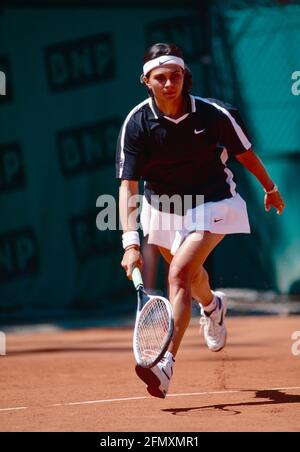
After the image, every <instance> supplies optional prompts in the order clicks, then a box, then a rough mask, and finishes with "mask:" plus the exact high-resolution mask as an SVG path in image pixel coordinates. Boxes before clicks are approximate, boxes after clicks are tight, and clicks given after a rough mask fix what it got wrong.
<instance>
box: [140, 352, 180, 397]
mask: <svg viewBox="0 0 300 452" xmlns="http://www.w3.org/2000/svg"><path fill="white" fill-rule="evenodd" d="M174 364H175V359H174V357H173V355H172V354H171V353H169V352H166V354H165V356H164V357H163V358H162V359H161V360H160V361H159V362H158V363H157V364H156V365H155V366H153V367H151V368H150V369H148V368H145V367H142V366H139V365H138V364H137V365H136V366H135V371H136V374H137V376H138V377H139V378H140V379H141V380H143V382H144V383H146V385H147V391H148V392H149V394H151V395H152V396H153V397H159V398H161V399H164V398H165V397H166V395H167V393H168V390H169V386H170V382H171V378H172V375H173V366H174Z"/></svg>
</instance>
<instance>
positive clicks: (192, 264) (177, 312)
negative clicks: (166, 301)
mask: <svg viewBox="0 0 300 452" xmlns="http://www.w3.org/2000/svg"><path fill="white" fill-rule="evenodd" d="M223 237H224V235H223V234H212V233H210V232H208V231H204V232H193V233H191V234H190V235H189V236H188V237H187V238H186V240H185V241H184V242H183V244H182V245H181V246H180V248H179V249H178V250H177V252H176V254H175V256H174V257H173V259H172V261H171V264H170V270H169V287H170V300H171V302H172V305H173V311H174V334H173V339H172V342H171V344H170V347H169V351H170V352H171V353H172V354H173V356H176V353H177V351H178V348H179V345H180V343H181V340H182V337H183V335H184V332H185V330H186V328H187V326H188V324H189V321H190V318H191V304H192V303H191V300H192V282H193V279H194V278H195V276H196V275H197V273H198V272H199V268H201V267H202V266H203V263H204V262H205V260H206V259H207V257H208V256H209V254H210V253H211V252H212V250H213V249H214V248H215V247H216V246H217V245H218V243H220V241H221V240H222V239H223ZM203 291H204V292H203ZM203 291H202V292H203V294H206V302H207V303H208V304H209V303H210V302H211V301H212V300H213V297H214V295H213V293H212V292H211V290H210V288H209V287H208V286H206V288H204V289H203Z"/></svg>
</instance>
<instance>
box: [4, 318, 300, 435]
mask: <svg viewBox="0 0 300 452" xmlns="http://www.w3.org/2000/svg"><path fill="white" fill-rule="evenodd" d="M227 324H228V329H229V333H230V334H229V339H228V345H227V347H226V349H225V350H224V351H222V352H220V353H218V354H214V353H211V352H209V351H208V350H207V349H206V347H205V346H204V344H203V341H202V339H200V338H199V334H198V325H197V319H195V318H194V319H193V320H192V323H191V325H190V327H189V329H188V331H187V334H186V336H185V338H184V340H183V346H182V348H181V350H180V352H179V354H178V357H177V363H176V367H175V373H174V378H173V381H172V386H171V391H170V394H169V395H168V396H167V398H166V399H165V400H160V399H155V398H152V397H150V396H148V393H147V392H146V389H145V386H144V384H143V383H142V382H141V381H140V380H138V379H137V377H136V375H135V373H134V359H133V354H132V347H131V340H132V339H131V337H132V327H131V326H129V327H123V328H116V327H115V328H97V329H95V328H94V329H82V330H68V331H51V332H44V333H30V334H29V333H26V334H9V335H8V336H7V355H6V356H2V357H0V360H1V367H0V382H1V387H2V390H1V402H0V430H1V431H11V432H20V431H93V432H137V431H144V432H145V431H146V432H206V431H300V414H299V413H300V410H299V408H300V380H299V375H300V355H298V356H297V354H296V355H295V354H293V353H292V345H293V341H292V339H291V335H292V333H293V332H294V331H299V330H300V318H299V317H297V316H290V317H280V316H268V317H265V316H261V317H232V318H229V319H228V320H227ZM298 348H299V347H298Z"/></svg>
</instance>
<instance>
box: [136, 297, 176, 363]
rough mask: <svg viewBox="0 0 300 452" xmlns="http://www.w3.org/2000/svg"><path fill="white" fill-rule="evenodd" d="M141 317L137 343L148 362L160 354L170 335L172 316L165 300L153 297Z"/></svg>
mask: <svg viewBox="0 0 300 452" xmlns="http://www.w3.org/2000/svg"><path fill="white" fill-rule="evenodd" d="M145 308H146V309H144V310H143V312H142V313H141V316H140V318H139V325H138V331H137V343H138V348H139V354H140V357H141V358H142V359H143V360H144V361H145V362H146V363H147V362H148V361H149V362H150V361H151V359H153V358H154V357H156V356H157V355H158V354H160V352H161V350H162V348H163V347H164V344H165V341H166V339H167V336H168V331H169V323H170V316H169V313H168V310H167V308H166V305H165V302H164V301H162V300H160V299H157V298H155V299H153V300H151V303H148V304H147V306H146V307H145Z"/></svg>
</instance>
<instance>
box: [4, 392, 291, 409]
mask: <svg viewBox="0 0 300 452" xmlns="http://www.w3.org/2000/svg"><path fill="white" fill-rule="evenodd" d="M297 390H300V386H291V387H285V388H258V389H233V390H227V391H206V392H186V393H179V394H168V395H167V397H193V396H200V395H204V396H206V395H221V394H239V393H243V392H245V391H247V392H257V391H297ZM146 399H148V400H151V399H152V400H153V397H150V396H141V397H122V398H116V399H100V400H86V401H82V402H65V403H54V404H51V405H45V406H41V407H39V406H36V407H33V406H32V407H26V406H25V407H24V406H22V407H12V408H0V412H1V411H17V410H28V409H30V408H53V407H64V406H76V405H92V404H100V403H112V402H128V401H131V400H146Z"/></svg>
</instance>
